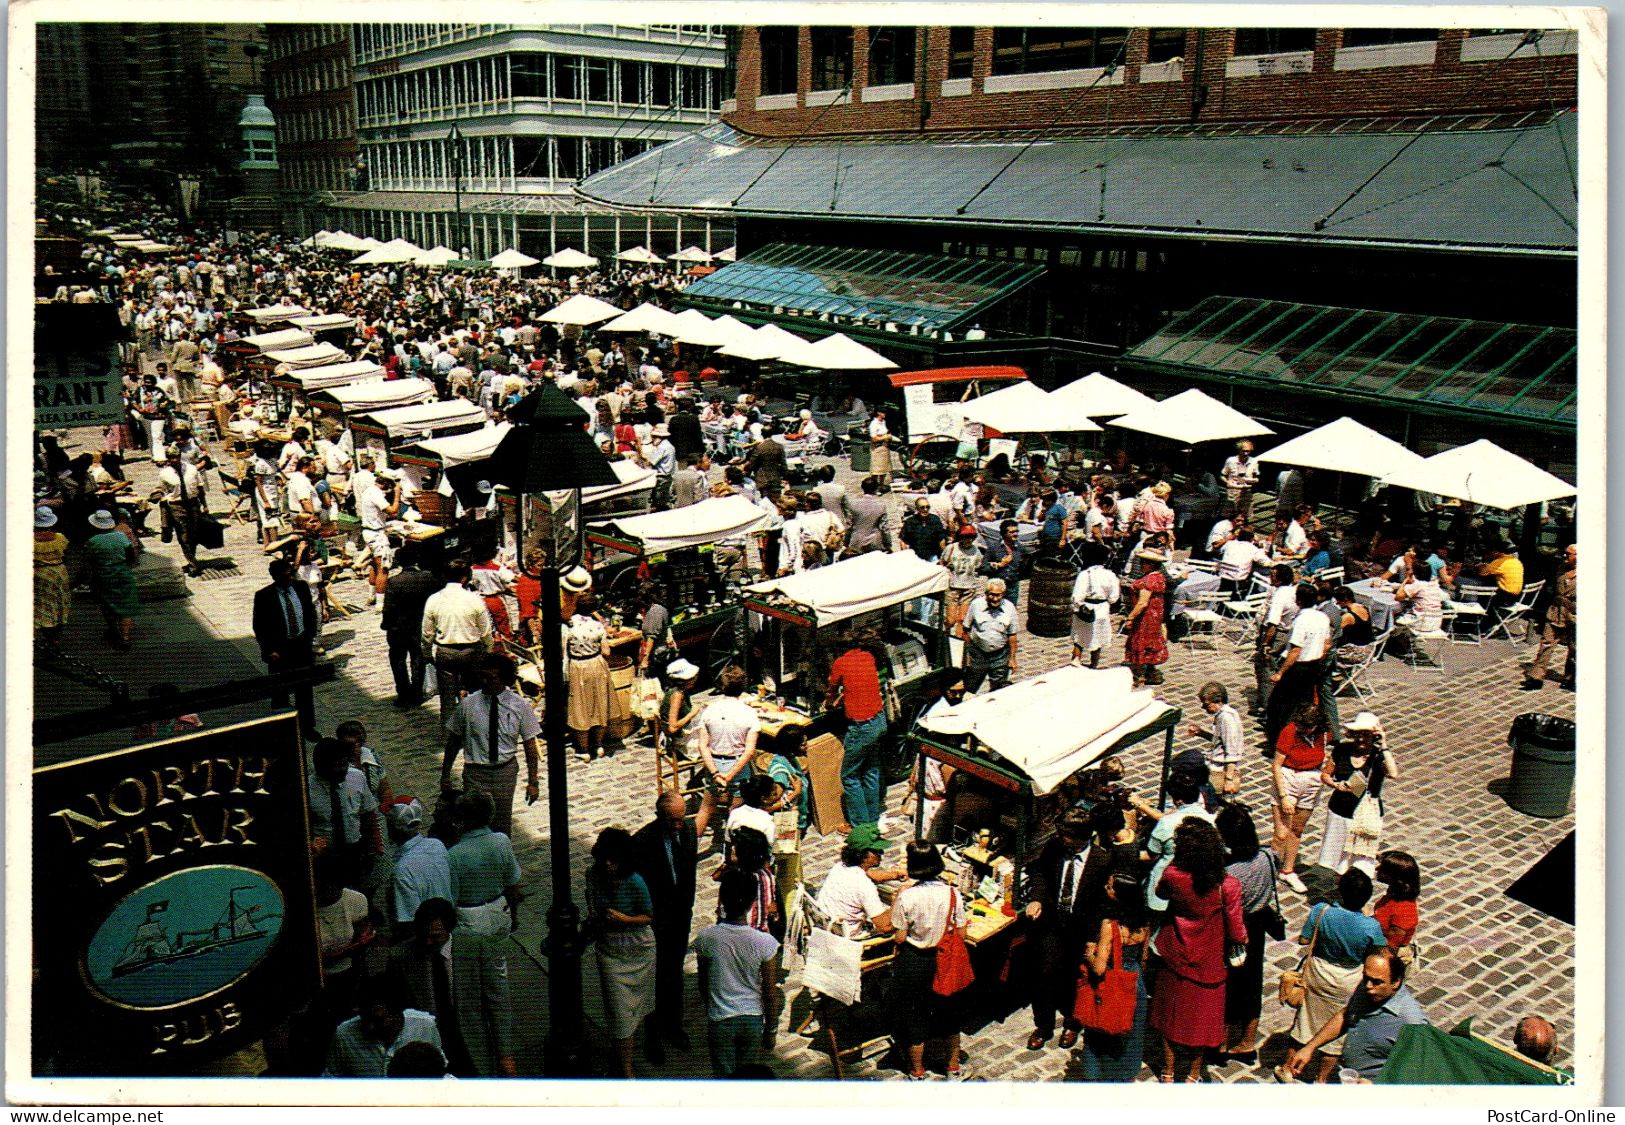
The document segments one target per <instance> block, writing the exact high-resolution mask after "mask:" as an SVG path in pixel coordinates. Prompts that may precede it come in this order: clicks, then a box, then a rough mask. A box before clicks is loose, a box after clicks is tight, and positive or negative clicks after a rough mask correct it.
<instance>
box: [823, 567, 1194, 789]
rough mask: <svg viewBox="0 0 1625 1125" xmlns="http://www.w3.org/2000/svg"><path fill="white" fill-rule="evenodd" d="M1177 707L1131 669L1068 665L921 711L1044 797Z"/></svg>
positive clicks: (925, 719) (930, 725) (924, 723)
mask: <svg viewBox="0 0 1625 1125" xmlns="http://www.w3.org/2000/svg"><path fill="white" fill-rule="evenodd" d="M824 569H825V570H833V569H835V568H834V567H825V568H824ZM813 573H814V574H820V573H823V571H814V572H813ZM1170 713H1174V714H1177V709H1176V708H1173V707H1170V706H1169V705H1168V704H1166V703H1164V702H1162V701H1161V700H1159V699H1158V698H1157V697H1156V696H1155V695H1153V694H1152V693H1151V691H1150V690H1149V689H1144V688H1141V689H1136V688H1135V687H1134V679H1133V677H1132V676H1131V675H1130V673H1129V670H1128V669H1127V668H1107V669H1100V670H1096V669H1092V668H1071V667H1067V668H1056V669H1054V670H1052V671H1049V672H1045V673H1044V674H1043V675H1040V676H1034V677H1032V678H1031V679H1027V680H1020V681H1018V682H1016V683H1013V684H1010V685H1009V686H1008V687H1002V688H1000V689H999V690H998V691H994V692H989V693H987V694H986V695H971V696H966V697H965V700H964V702H962V703H960V704H959V705H958V706H957V707H947V708H941V709H938V710H934V711H932V712H930V713H929V714H927V715H924V716H922V717H921V719H920V726H921V727H922V728H923V729H925V730H927V731H931V732H933V733H936V734H941V735H963V734H969V735H973V736H974V737H975V738H976V741H977V742H978V743H980V744H981V745H982V746H983V747H984V748H986V749H987V750H989V751H991V752H992V753H994V754H996V755H998V756H999V757H1000V758H1003V759H1004V760H1005V761H1007V762H1009V763H1010V764H1011V765H1013V766H1015V767H1016V768H1017V769H1018V770H1020V771H1021V772H1022V773H1024V774H1026V775H1027V776H1028V777H1029V778H1031V779H1032V783H1033V792H1034V793H1036V794H1038V795H1039V796H1043V795H1044V794H1046V793H1050V792H1053V791H1054V789H1055V787H1056V786H1058V785H1059V784H1061V782H1063V781H1065V780H1066V779H1067V778H1069V777H1071V776H1072V775H1073V774H1074V773H1076V772H1077V771H1078V770H1080V769H1083V768H1084V767H1085V766H1087V765H1089V764H1091V763H1092V762H1094V761H1095V760H1096V759H1098V758H1100V757H1102V756H1103V755H1105V754H1106V753H1107V752H1109V751H1110V750H1111V749H1112V747H1113V746H1115V745H1117V743H1118V742H1120V741H1122V740H1123V739H1125V738H1128V737H1130V736H1132V735H1134V734H1135V733H1136V732H1137V731H1142V730H1144V729H1145V728H1147V727H1149V726H1151V725H1152V724H1154V723H1156V722H1158V721H1159V720H1165V719H1166V718H1167V717H1168V716H1169V715H1170Z"/></svg>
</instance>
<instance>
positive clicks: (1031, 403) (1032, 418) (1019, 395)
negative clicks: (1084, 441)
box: [958, 379, 1100, 434]
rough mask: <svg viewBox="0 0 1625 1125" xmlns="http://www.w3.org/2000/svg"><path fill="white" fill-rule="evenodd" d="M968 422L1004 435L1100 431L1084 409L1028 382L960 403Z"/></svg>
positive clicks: (1024, 381) (1015, 384) (1024, 380)
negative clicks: (1056, 397) (1057, 399)
mask: <svg viewBox="0 0 1625 1125" xmlns="http://www.w3.org/2000/svg"><path fill="white" fill-rule="evenodd" d="M958 405H959V408H960V411H961V413H963V414H964V416H965V420H966V421H967V422H977V423H980V424H981V425H983V426H987V427H990V428H992V429H995V430H998V431H999V432H1000V433H1004V434H1039V433H1046V432H1056V433H1059V432H1071V433H1080V432H1090V431H1098V430H1099V429H1100V427H1099V426H1097V425H1096V424H1095V423H1094V422H1092V421H1090V419H1089V416H1088V415H1087V414H1085V413H1084V412H1083V411H1082V410H1081V409H1079V408H1078V407H1076V406H1074V405H1072V404H1071V403H1068V402H1065V401H1056V399H1055V396H1054V395H1052V394H1050V393H1049V392H1048V391H1046V390H1044V389H1043V388H1042V387H1040V386H1038V385H1037V384H1036V383H1034V382H1032V381H1031V380H1028V379H1023V380H1022V381H1021V382H1019V383H1012V384H1010V385H1009V386H1008V387H1000V388H999V389H998V390H996V391H993V392H991V393H989V394H985V395H982V396H980V397H978V398H973V399H971V400H970V401H968V402H964V403H960V404H958Z"/></svg>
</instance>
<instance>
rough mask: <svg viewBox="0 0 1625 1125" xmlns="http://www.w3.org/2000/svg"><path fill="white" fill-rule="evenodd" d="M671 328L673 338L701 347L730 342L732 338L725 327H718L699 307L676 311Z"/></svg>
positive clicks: (712, 346)
mask: <svg viewBox="0 0 1625 1125" xmlns="http://www.w3.org/2000/svg"><path fill="white" fill-rule="evenodd" d="M671 328H672V331H671V338H672V339H673V340H677V341H678V342H680V343H684V344H694V345H696V346H697V347H702V348H714V347H717V346H718V345H720V344H727V343H731V342H732V341H733V338H734V337H733V334H732V333H730V332H729V331H728V330H727V329H726V328H719V327H718V326H717V323H716V321H714V320H712V319H711V318H710V317H708V316H706V315H705V314H704V313H702V312H701V311H700V310H699V309H684V310H683V311H682V312H680V313H678V314H677V315H676V316H675V317H673V318H672V322H671Z"/></svg>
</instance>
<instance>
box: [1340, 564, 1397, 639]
mask: <svg viewBox="0 0 1625 1125" xmlns="http://www.w3.org/2000/svg"><path fill="white" fill-rule="evenodd" d="M1377 581H1378V579H1375V578H1367V579H1364V580H1362V581H1359V582H1350V583H1349V584H1348V587H1349V589H1350V590H1351V591H1353V593H1354V600H1355V601H1357V602H1359V603H1360V604H1361V605H1363V606H1365V607H1366V608H1367V609H1369V610H1370V611H1371V628H1372V629H1374V630H1375V631H1376V632H1378V633H1383V632H1386V631H1387V630H1388V629H1390V628H1391V627H1392V626H1393V624H1394V618H1395V617H1397V616H1399V601H1398V599H1396V598H1395V597H1394V590H1393V587H1392V586H1391V585H1389V584H1388V583H1383V585H1384V587H1386V588H1385V589H1380V590H1379V589H1377V588H1376V587H1375V586H1374V585H1373V583H1375V582H1377Z"/></svg>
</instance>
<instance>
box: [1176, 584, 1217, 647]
mask: <svg viewBox="0 0 1625 1125" xmlns="http://www.w3.org/2000/svg"><path fill="white" fill-rule="evenodd" d="M1223 600H1224V595H1223V594H1221V593H1219V592H1218V591H1217V590H1214V591H1212V592H1208V593H1201V594H1197V595H1196V596H1195V597H1194V598H1192V599H1191V604H1190V606H1189V608H1187V609H1186V610H1185V625H1186V628H1185V647H1186V648H1188V649H1190V650H1191V651H1192V652H1195V651H1196V633H1197V629H1198V627H1199V626H1206V634H1205V635H1206V636H1207V638H1208V647H1209V648H1214V649H1216V648H1217V647H1218V645H1217V644H1216V643H1215V639H1216V638H1217V637H1218V635H1219V626H1220V625H1222V624H1223V623H1224V616H1223V615H1222V614H1220V613H1219V612H1218V611H1217V610H1215V609H1214V608H1213V607H1214V606H1216V605H1218V604H1219V603H1220V602H1221V601H1223Z"/></svg>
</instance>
